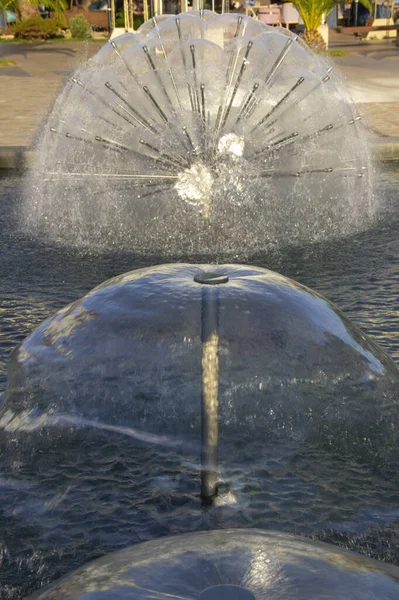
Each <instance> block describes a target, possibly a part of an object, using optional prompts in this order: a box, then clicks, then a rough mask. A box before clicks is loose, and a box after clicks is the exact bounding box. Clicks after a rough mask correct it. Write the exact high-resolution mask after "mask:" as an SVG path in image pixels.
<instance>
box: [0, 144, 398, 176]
mask: <svg viewBox="0 0 399 600" xmlns="http://www.w3.org/2000/svg"><path fill="white" fill-rule="evenodd" d="M369 143H370V148H371V152H372V155H373V157H374V159H375V160H378V161H382V162H389V161H399V138H396V137H392V138H387V137H384V138H373V139H371V140H369ZM34 156H35V151H34V150H33V149H32V148H30V147H27V146H0V171H1V170H4V171H14V170H15V171H23V170H24V169H26V168H27V167H29V165H31V164H32V163H33V159H34Z"/></svg>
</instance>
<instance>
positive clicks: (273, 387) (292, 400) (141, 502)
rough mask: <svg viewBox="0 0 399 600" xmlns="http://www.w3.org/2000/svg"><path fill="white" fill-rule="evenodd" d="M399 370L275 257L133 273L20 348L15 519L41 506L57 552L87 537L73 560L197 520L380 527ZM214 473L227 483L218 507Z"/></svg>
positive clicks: (3, 423) (48, 545)
mask: <svg viewBox="0 0 399 600" xmlns="http://www.w3.org/2000/svg"><path fill="white" fill-rule="evenodd" d="M210 282H213V284H210ZM215 282H217V283H215ZM398 381H399V378H398V371H397V368H396V366H395V365H394V363H393V362H392V361H391V360H390V359H389V358H388V357H386V356H385V355H384V354H383V353H382V352H381V350H379V349H378V347H377V346H376V345H375V344H374V343H373V342H372V341H371V340H369V339H368V338H367V337H366V336H364V334H362V333H361V332H360V331H359V330H358V329H357V328H356V327H354V326H353V325H351V324H350V323H349V321H348V320H347V319H346V318H345V317H344V316H343V315H342V313H340V311H339V310H338V309H337V308H336V307H334V306H333V305H331V304H330V303H329V302H328V301H327V300H325V299H324V298H322V297H321V296H319V295H318V294H315V293H313V292H311V291H310V290H309V289H307V288H304V287H303V286H301V285H299V284H297V283H295V282H293V281H291V280H288V279H286V278H285V277H282V276H281V275H277V274H276V273H273V272H271V271H267V270H264V269H261V268H257V267H250V266H237V265H211V266H206V265H205V266H204V265H165V266H158V267H154V268H151V269H142V270H138V271H133V272H131V273H127V274H125V275H121V276H120V277H116V278H114V279H111V280H110V281H108V282H105V283H104V284H102V285H101V286H99V287H98V288H96V289H94V290H93V291H92V292H90V293H88V294H87V295H86V296H85V297H84V298H83V299H82V300H80V301H77V302H75V303H74V304H72V305H70V306H68V307H66V308H65V309H63V310H62V311H60V312H59V313H57V314H56V315H55V316H54V317H52V318H50V319H48V320H47V321H45V322H44V323H43V324H42V325H41V326H39V327H38V328H37V329H36V330H35V331H34V332H33V333H32V334H31V335H30V336H29V337H28V338H27V340H26V341H25V342H24V343H23V344H22V345H21V346H20V347H19V348H17V349H16V350H15V351H14V353H13V355H12V356H11V359H10V363H9V373H8V388H7V393H6V396H5V398H4V400H3V404H2V406H1V410H0V444H1V447H0V451H1V456H2V473H3V476H4V478H5V481H6V482H7V486H8V487H7V494H6V496H5V499H4V502H3V512H4V514H5V518H6V519H7V523H8V525H7V526H8V527H9V530H10V531H12V532H13V536H14V537H15V538H17V537H18V536H19V535H20V534H18V532H19V530H20V529H21V530H24V528H25V527H26V522H27V521H28V523H29V527H30V529H31V531H32V533H31V537H30V538H29V540H28V542H27V543H28V544H30V546H29V547H31V545H32V541H31V540H32V539H34V540H35V545H36V546H37V547H40V548H41V551H42V553H43V554H42V560H43V563H44V565H48V564H53V561H54V560H55V559H54V556H53V554H54V552H56V553H61V555H62V556H65V553H67V552H70V551H71V552H72V554H71V559H69V558H65V559H62V560H63V561H64V562H61V563H60V565H59V569H60V570H61V571H62V572H64V573H65V572H66V571H67V570H70V569H71V566H72V565H75V566H76V561H78V563H80V564H81V563H82V562H83V561H87V560H88V559H90V558H94V557H96V556H98V553H99V552H101V553H106V552H109V551H110V550H114V549H116V548H119V547H121V546H126V545H129V544H131V543H133V542H135V541H137V540H146V539H149V538H151V537H159V536H160V535H165V534H168V533H181V532H182V531H195V530H199V529H210V528H213V529H215V528H228V527H237V526H241V527H248V526H251V527H260V528H278V529H281V530H285V531H290V532H299V533H304V534H307V535H314V536H316V537H317V536H325V532H326V531H331V533H332V534H333V533H337V534H340V533H344V534H345V535H346V536H349V537H350V536H351V535H354V534H359V533H362V532H363V533H364V532H367V531H373V530H374V531H380V530H379V527H380V526H381V525H382V524H389V523H393V522H394V521H395V519H397V517H398V512H397V502H396V498H397V478H398V464H399V462H398V458H399V457H398V437H397V436H398V431H399V423H398V411H397V389H398V388H397V386H398ZM215 382H216V385H215ZM201 395H202V402H201ZM208 402H211V403H212V402H213V404H211V409H212V410H210V411H208V412H207V411H206V410H205V411H204V410H203V407H204V406H205V405H206V406H209V404H207V403H208ZM212 407H213V408H212ZM215 416H216V426H217V427H216V429H215V428H214V424H215ZM207 419H208V421H207ZM207 423H208V424H207ZM204 424H205V425H204ZM215 440H216V441H215ZM212 444H213V446H212ZM215 449H216V452H215ZM206 450H209V452H205V451H206ZM204 475H205V476H204ZM201 487H202V497H203V498H204V499H209V498H210V497H212V496H214V493H215V488H216V489H217V488H219V493H218V494H217V495H216V497H213V501H212V502H211V503H209V502H207V503H206V506H204V503H203V502H202V499H201V494H200V490H201ZM15 532H17V533H15ZM82 536H83V537H82ZM20 537H22V539H24V536H20ZM23 544H24V542H22V547H21V548H19V549H18V550H16V551H15V556H14V557H13V560H14V561H15V562H14V563H13V562H12V561H11V566H12V565H15V564H16V562H17V561H21V553H22V554H23V555H24V553H26V552H27V548H26V547H25V546H24V545H23ZM71 549H73V551H72V550H71ZM357 549H358V550H359V551H360V552H367V549H366V548H363V547H358V548H357ZM64 551H65V552H64ZM68 556H69V554H68ZM60 560H61V559H60ZM10 568H11V567H10ZM43 568H44V569H45V567H43ZM32 577H33V580H35V579H34V578H38V577H42V575H40V574H34V575H32ZM35 581H36V580H35ZM40 581H41V580H40ZM38 585H39V584H38V583H37V584H36V587H38Z"/></svg>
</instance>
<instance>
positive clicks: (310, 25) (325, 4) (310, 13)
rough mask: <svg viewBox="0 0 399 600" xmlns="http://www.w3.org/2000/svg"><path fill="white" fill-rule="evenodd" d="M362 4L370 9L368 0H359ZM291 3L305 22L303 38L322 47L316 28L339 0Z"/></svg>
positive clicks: (311, 0) (313, 46) (295, 0)
mask: <svg viewBox="0 0 399 600" xmlns="http://www.w3.org/2000/svg"><path fill="white" fill-rule="evenodd" d="M359 2H360V3H361V4H363V6H365V7H366V8H367V9H368V10H370V11H371V3H370V2H369V0H359ZM293 3H294V5H295V7H296V9H297V10H298V12H299V14H300V15H301V17H302V20H303V22H304V24H305V35H304V39H305V41H306V42H307V43H308V44H309V46H311V47H312V48H314V49H324V48H325V43H324V40H323V38H322V37H321V35H320V33H319V32H318V31H317V28H318V27H320V25H321V24H322V21H323V18H325V17H327V15H328V14H329V13H330V12H331V11H332V9H333V8H335V7H336V6H337V5H338V4H340V3H341V2H340V1H339V0H293Z"/></svg>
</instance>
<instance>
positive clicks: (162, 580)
mask: <svg viewBox="0 0 399 600" xmlns="http://www.w3.org/2000/svg"><path fill="white" fill-rule="evenodd" d="M398 594H399V568H398V567H394V566H392V565H384V564H381V563H378V562H376V561H372V560H370V559H367V558H364V557H361V556H357V555H356V554H354V553H352V552H345V551H342V550H338V549H337V548H333V547H331V546H330V545H327V544H321V543H317V542H312V541H310V540H307V539H304V538H299V537H298V536H293V535H288V534H282V533H277V532H272V531H271V532H266V531H260V530H256V529H255V530H252V531H251V530H248V529H247V530H237V529H231V530H227V531H208V532H201V533H196V534H189V535H187V534H186V535H180V536H174V537H171V538H164V539H162V540H156V541H152V542H146V543H144V544H138V545H136V546H134V547H132V548H126V549H125V550H122V551H120V552H116V553H114V554H111V555H109V556H106V557H103V558H101V559H99V560H97V561H94V562H93V563H91V564H89V565H86V566H84V567H83V568H81V569H79V570H78V571H77V572H75V573H73V574H72V575H70V576H68V577H66V578H65V579H64V580H63V581H60V582H57V583H56V584H55V585H52V586H51V587H50V588H49V589H48V590H47V591H46V590H44V591H42V592H39V593H38V594H37V595H35V596H34V599H35V600H57V599H58V598H63V600H78V599H81V600H100V599H103V598H106V599H108V598H109V599H111V598H112V599H113V600H115V599H118V598H120V599H121V600H122V599H126V600H130V599H134V600H142V599H147V598H150V597H151V598H152V597H154V596H155V597H156V598H159V600H169V598H171V597H172V598H176V597H177V598H199V600H261V599H262V598H268V599H270V600H337V598H340V599H345V600H396V598H397V597H398ZM32 600H33V598H32Z"/></svg>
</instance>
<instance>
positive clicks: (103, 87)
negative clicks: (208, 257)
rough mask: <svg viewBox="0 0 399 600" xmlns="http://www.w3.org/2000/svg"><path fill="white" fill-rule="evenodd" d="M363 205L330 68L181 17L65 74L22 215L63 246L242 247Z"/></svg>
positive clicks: (322, 234) (353, 141)
mask: <svg viewBox="0 0 399 600" xmlns="http://www.w3.org/2000/svg"><path fill="white" fill-rule="evenodd" d="M375 210H376V206H375V203H374V200H373V197H372V191H371V184H370V161H369V156H368V152H367V149H366V144H365V138H364V132H363V129H362V125H361V124H360V122H359V117H358V116H357V114H356V113H355V112H354V109H353V106H352V104H351V103H350V101H349V100H348V98H347V96H346V94H345V92H344V90H343V89H342V86H341V85H340V83H339V82H338V80H337V77H336V76H335V75H334V72H333V70H332V67H331V66H329V65H328V64H327V63H326V61H325V60H324V59H322V58H320V57H318V56H316V55H315V54H313V53H312V52H311V51H310V49H309V48H308V47H307V46H306V45H305V44H304V43H303V42H301V40H299V39H298V38H297V37H296V36H295V35H294V34H292V33H291V32H290V31H288V30H283V29H280V28H272V27H268V26H266V25H263V24H262V23H260V22H259V21H256V20H254V19H252V18H250V17H245V16H241V15H235V14H229V15H215V14H214V13H211V12H210V11H191V12H190V13H189V14H188V13H187V14H181V15H178V16H171V17H169V18H167V19H164V20H162V22H157V20H156V19H153V20H152V21H151V22H148V23H145V24H144V25H143V26H142V27H141V28H140V29H139V30H138V32H137V34H125V35H122V36H120V37H118V38H116V39H115V40H113V41H110V42H108V43H107V44H106V45H105V46H104V47H103V48H102V49H101V50H100V52H99V53H98V54H97V55H96V56H95V57H94V58H93V59H92V60H91V61H89V63H88V64H87V65H86V66H84V67H83V68H81V69H80V70H79V71H78V72H77V73H76V74H75V75H74V76H73V77H72V79H71V81H70V83H69V84H68V85H67V86H66V88H65V90H64V92H63V94H62V95H61V96H60V98H59V99H58V101H57V103H56V105H55V108H54V110H53V112H52V114H51V115H50V118H49V122H48V125H47V126H46V130H45V132H44V134H43V137H42V139H41V141H40V142H39V144H38V158H37V160H36V163H35V165H34V168H33V170H32V172H31V173H30V175H29V176H28V179H27V186H26V201H25V205H24V220H25V223H26V226H27V227H28V228H29V229H30V230H31V229H32V228H33V229H34V230H36V231H38V232H40V233H45V234H46V235H48V236H50V237H51V238H55V239H57V240H58V241H60V242H63V243H67V244H79V245H86V246H90V247H93V246H99V247H110V246H111V247H112V246H115V247H118V248H120V247H123V248H129V249H134V250H149V249H151V251H153V252H157V251H160V250H161V251H162V252H163V253H168V252H169V253H176V252H179V251H186V252H187V251H188V252H202V253H207V254H215V253H218V252H230V251H231V252H232V253H237V251H239V252H242V253H251V252H255V251H257V250H260V249H264V248H265V247H269V246H271V245H272V246H276V245H277V246H279V245H281V244H287V243H300V242H303V241H314V240H319V239H325V238H330V237H335V236H340V235H345V234H348V233H350V232H351V231H354V230H356V229H359V228H362V227H364V226H366V225H367V223H368V222H369V220H370V219H371V218H372V217H373V215H374V213H375ZM221 228H222V229H223V235H219V234H220V230H221ZM237 249H239V250H237Z"/></svg>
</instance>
